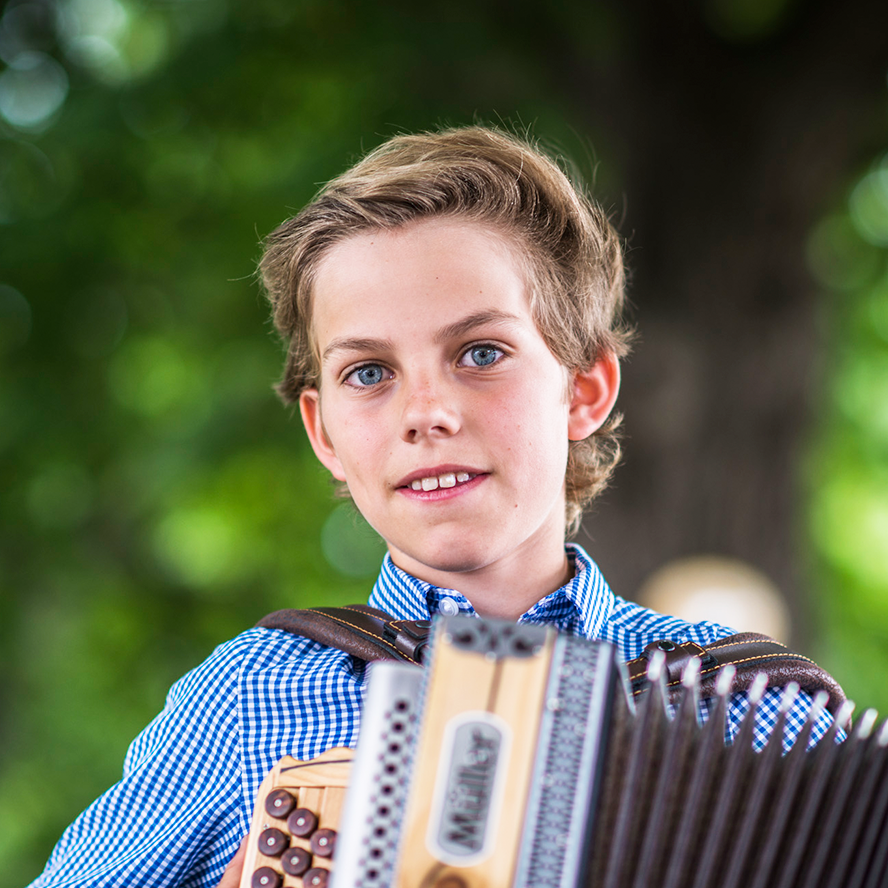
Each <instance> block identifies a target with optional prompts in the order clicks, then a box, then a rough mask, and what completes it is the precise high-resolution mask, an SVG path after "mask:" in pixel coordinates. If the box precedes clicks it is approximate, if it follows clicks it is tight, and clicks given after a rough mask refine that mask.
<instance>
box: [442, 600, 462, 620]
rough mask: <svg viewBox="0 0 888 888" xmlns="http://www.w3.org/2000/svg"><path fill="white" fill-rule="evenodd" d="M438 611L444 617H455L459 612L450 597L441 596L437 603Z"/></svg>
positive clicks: (457, 606)
mask: <svg viewBox="0 0 888 888" xmlns="http://www.w3.org/2000/svg"><path fill="white" fill-rule="evenodd" d="M438 611H439V613H442V614H444V616H445V617H455V616H456V615H457V614H458V613H459V605H458V604H457V603H456V602H455V601H454V600H453V599H452V598H442V599H441V601H440V602H439V603H438Z"/></svg>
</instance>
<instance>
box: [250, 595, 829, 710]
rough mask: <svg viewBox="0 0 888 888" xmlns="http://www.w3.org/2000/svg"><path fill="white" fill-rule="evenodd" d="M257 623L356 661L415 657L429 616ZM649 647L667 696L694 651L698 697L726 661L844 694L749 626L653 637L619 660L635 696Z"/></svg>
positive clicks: (744, 681) (305, 617)
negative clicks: (703, 636) (703, 641)
mask: <svg viewBox="0 0 888 888" xmlns="http://www.w3.org/2000/svg"><path fill="white" fill-rule="evenodd" d="M256 626H257V627H261V628H265V629H283V630H286V631H287V632H292V633H293V634H294V635H302V636H305V637H306V638H310V639H312V640H313V641H319V642H321V644H326V645H329V646H330V647H334V648H338V649H339V650H342V651H345V652H346V653H348V654H352V655H353V656H355V657H358V658H360V659H362V660H371V661H372V660H404V661H407V662H410V663H417V664H421V663H422V658H423V655H424V653H425V650H426V648H427V646H428V638H429V630H430V628H431V623H430V622H429V621H428V620H396V619H395V618H394V617H392V616H391V615H390V614H387V613H385V612H384V611H381V610H377V609H376V608H373V607H370V606H369V605H366V604H350V605H348V606H347V607H311V608H307V609H305V610H295V609H292V608H291V609H286V610H279V611H275V612H274V613H272V614H268V616H266V617H263V618H262V619H261V620H260V621H259V622H258V623H257V624H256ZM656 650H661V651H663V652H664V653H665V654H666V686H667V689H668V690H669V691H670V694H671V696H672V697H673V698H675V697H677V696H678V694H679V692H680V690H681V675H682V672H683V671H684V668H685V666H686V665H687V662H688V660H690V658H691V657H699V658H700V696H701V697H711V696H713V694H714V693H715V680H716V676H717V675H718V673H719V671H720V670H721V668H722V667H723V666H727V665H732V666H734V668H735V669H736V670H737V672H736V676H735V678H734V690H736V691H745V690H748V688H749V686H750V685H751V684H752V682H753V681H754V679H755V677H756V675H758V674H759V673H760V672H764V673H766V674H767V676H768V685H769V686H770V687H785V686H786V685H788V684H789V683H790V682H793V681H794V682H797V683H798V685H799V687H801V689H802V690H804V691H807V692H808V693H809V694H812V695H813V694H815V693H816V692H817V691H820V690H825V691H827V693H828V694H829V703H828V704H827V709H829V711H830V712H832V713H833V714H835V713H836V711H837V710H838V708H839V706H841V705H842V703H843V702H844V701H845V694H844V692H843V691H842V688H841V686H840V685H839V683H838V682H837V681H836V680H835V679H834V678H833V677H832V676H831V675H830V674H829V673H828V672H827V671H826V670H824V669H821V668H820V667H819V666H818V665H817V664H816V663H815V662H814V661H813V660H809V659H808V658H807V657H803V656H802V655H801V654H797V653H795V652H794V651H791V650H789V649H788V648H787V647H785V646H784V645H782V644H780V643H779V642H777V641H774V639H773V638H769V637H768V636H767V635H758V634H756V633H755V632H741V633H739V634H737V635H730V636H728V637H727V638H720V639H717V640H716V641H714V642H713V643H712V644H708V645H699V644H696V643H695V642H693V641H687V642H684V643H683V644H676V643H675V642H672V641H667V640H664V641H655V642H652V643H651V644H649V645H648V646H647V647H646V648H645V649H644V653H643V654H642V655H641V656H640V657H637V658H636V659H634V660H630V661H629V662H628V663H627V664H626V666H627V668H628V670H629V680H630V683H631V687H632V693H633V694H634V695H635V696H638V695H639V694H641V693H643V692H644V690H645V687H646V676H647V666H648V662H649V661H650V658H651V655H652V654H653V653H654V651H656Z"/></svg>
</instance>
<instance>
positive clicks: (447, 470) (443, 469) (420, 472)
mask: <svg viewBox="0 0 888 888" xmlns="http://www.w3.org/2000/svg"><path fill="white" fill-rule="evenodd" d="M460 472H465V473H466V474H468V475H487V474H489V473H488V472H485V471H484V470H483V469H473V468H471V467H470V466H458V465H455V464H448V465H443V466H434V467H433V468H428V469H417V470H416V471H415V472H411V473H410V474H409V475H405V476H404V477H403V478H402V479H401V480H400V481H398V482H397V483H396V484H395V488H396V489H398V490H401V489H403V488H405V487H406V488H407V489H408V490H411V491H412V492H413V493H419V492H420V491H415V490H413V488H411V487H410V485H411V484H412V483H413V482H414V481H421V480H422V479H423V478H439V477H440V476H441V475H457V474H459V473H460ZM474 480H475V479H474V478H472V480H471V481H464V482H463V486H465V485H467V484H471V483H472V481H474ZM459 486H460V485H457V487H447V488H443V489H445V490H456V489H457V488H458V487H459ZM439 489H441V488H439ZM425 492H426V493H434V492H435V491H425Z"/></svg>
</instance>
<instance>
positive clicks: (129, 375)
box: [109, 337, 205, 417]
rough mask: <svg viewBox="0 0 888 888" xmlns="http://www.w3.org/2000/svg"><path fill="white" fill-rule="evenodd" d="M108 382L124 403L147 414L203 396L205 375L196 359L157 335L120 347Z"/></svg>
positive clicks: (154, 414)
mask: <svg viewBox="0 0 888 888" xmlns="http://www.w3.org/2000/svg"><path fill="white" fill-rule="evenodd" d="M109 384H110V387H111V391H112V392H113V393H114V395H115V397H116V398H117V400H118V401H119V402H120V403H121V404H123V405H124V406H125V407H129V408H130V409H132V410H135V411H136V412H138V413H142V414H144V415H145V416H148V417H159V416H161V415H163V414H164V413H168V412H169V411H171V410H174V409H176V408H183V407H186V406H194V407H195V408H196V407H197V406H198V404H199V403H200V402H201V401H202V400H203V393H204V387H205V379H204V375H203V373H202V372H201V368H200V367H199V364H198V362H197V361H195V360H193V359H191V358H190V357H189V356H188V355H187V353H186V352H184V351H183V350H182V349H180V348H177V347H176V345H174V344H173V343H172V342H170V341H169V340H167V339H162V338H160V337H156V338H142V339H137V340H133V341H132V342H129V343H127V344H125V346H124V347H121V348H120V349H119V350H118V351H117V353H116V355H115V357H114V360H113V362H112V364H111V368H110V371H109Z"/></svg>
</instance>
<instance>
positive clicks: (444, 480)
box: [405, 472, 478, 491]
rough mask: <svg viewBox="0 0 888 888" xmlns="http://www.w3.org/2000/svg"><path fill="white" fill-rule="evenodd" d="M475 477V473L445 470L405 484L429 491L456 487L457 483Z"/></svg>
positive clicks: (414, 488)
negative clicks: (442, 472)
mask: <svg viewBox="0 0 888 888" xmlns="http://www.w3.org/2000/svg"><path fill="white" fill-rule="evenodd" d="M477 477H478V476H477V475H473V474H472V473H471V472H445V473H444V474H442V475H430V476H429V477H427V478H417V479H416V480H415V481H411V482H410V484H408V485H405V486H407V487H410V488H411V489H412V490H424V491H430V490H437V489H438V488H439V487H443V488H448V487H456V486H457V485H458V484H465V483H466V482H467V481H471V480H472V478H477Z"/></svg>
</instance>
